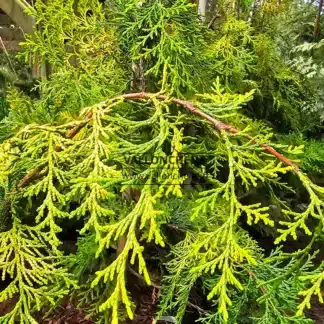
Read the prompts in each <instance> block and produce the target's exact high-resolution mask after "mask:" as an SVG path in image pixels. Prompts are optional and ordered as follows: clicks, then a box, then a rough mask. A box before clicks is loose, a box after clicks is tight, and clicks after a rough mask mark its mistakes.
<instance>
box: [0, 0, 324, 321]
mask: <svg viewBox="0 0 324 324" xmlns="http://www.w3.org/2000/svg"><path fill="white" fill-rule="evenodd" d="M222 5H224V8H225V7H226V8H227V9H226V14H224V17H223V18H224V19H223V20H222V22H221V26H220V31H221V32H220V33H219V34H216V35H215V33H213V31H207V28H206V26H204V25H203V22H201V21H200V20H199V17H198V16H197V14H196V8H195V6H193V5H192V4H190V3H189V2H187V1H185V0H177V1H167V0H154V1H143V2H139V1H123V0H117V1H115V2H113V3H109V4H107V6H106V7H104V6H102V5H101V4H99V2H97V1H87V0H80V1H78V2H75V1H72V0H71V1H67V2H66V1H62V0H55V1H51V3H48V4H47V3H45V2H42V1H37V3H36V5H35V7H34V8H33V9H31V13H32V14H34V15H35V16H36V20H37V24H38V26H39V28H38V30H36V31H35V34H34V35H32V36H29V37H28V38H27V40H26V42H25V44H24V46H25V48H26V52H25V53H24V54H23V56H25V57H26V58H32V59H35V60H36V59H37V58H38V59H39V58H41V60H43V63H44V64H45V63H46V64H50V66H51V70H52V71H51V74H50V75H49V76H48V78H45V79H43V80H42V81H41V82H40V84H39V87H38V88H39V91H40V98H38V99H37V98H36V99H35V98H30V97H28V96H26V95H22V94H21V93H19V91H12V92H11V95H10V96H9V102H10V104H11V106H10V111H9V114H8V117H7V118H5V119H3V120H2V122H1V133H0V134H1V141H2V142H1V149H0V162H1V163H0V185H1V190H0V194H1V208H2V213H1V225H2V228H3V230H2V232H1V233H0V249H1V250H2V253H1V260H0V272H1V274H2V280H3V281H5V283H6V286H5V288H4V289H2V290H1V292H0V301H5V300H7V299H9V298H12V297H15V298H17V302H16V304H15V306H14V308H13V309H12V310H11V311H10V312H9V313H7V314H5V315H3V316H2V317H0V321H1V322H3V323H13V322H14V321H18V322H20V323H36V322H37V321H36V316H35V311H39V310H44V309H48V306H50V305H56V304H57V303H59V302H60V300H61V299H62V298H63V297H64V296H66V295H68V296H71V298H72V300H74V301H75V302H76V303H77V304H78V305H79V307H82V308H84V309H85V310H86V311H87V312H88V314H89V317H92V318H93V319H94V320H95V321H96V322H98V323H109V322H110V323H113V324H117V323H121V322H122V321H124V319H126V318H129V319H131V320H132V319H134V317H135V309H136V307H135V306H136V305H135V302H134V300H133V298H132V297H133V296H132V293H131V289H130V285H131V282H129V281H128V274H129V272H130V271H131V272H133V273H134V272H135V274H136V276H137V278H141V279H142V280H143V281H144V282H146V284H147V285H151V284H154V285H155V286H156V287H158V285H157V283H155V282H154V281H153V280H152V277H153V274H152V272H153V271H152V268H155V270H156V269H158V270H156V272H158V279H160V280H161V284H162V286H161V287H160V288H161V298H160V305H159V311H158V314H157V318H158V317H159V316H160V317H161V318H162V317H163V316H174V317H175V318H176V320H178V321H179V322H181V321H182V320H183V317H184V315H185V314H186V309H187V306H188V305H193V304H192V303H191V301H190V300H191V292H192V290H196V291H198V293H199V296H200V301H203V303H204V309H202V308H201V307H200V306H201V305H200V306H198V305H196V306H195V309H196V310H198V312H199V313H200V314H199V315H200V318H199V321H200V322H202V323H225V322H229V323H236V322H237V321H240V323H258V324H261V323H300V324H301V323H310V322H311V320H309V319H307V318H306V317H305V315H304V310H305V309H306V308H308V307H309V306H310V301H311V298H312V296H313V295H318V296H319V299H320V300H321V290H320V288H321V283H322V280H323V273H322V272H323V269H322V266H321V265H318V264H317V263H316V260H315V257H314V256H315V254H316V253H315V249H316V244H317V243H318V242H321V240H322V236H323V235H322V228H323V206H324V189H323V187H321V186H319V185H318V184H316V183H314V182H312V181H311V179H310V178H309V177H308V176H307V174H306V173H305V172H304V169H301V168H300V167H299V166H298V165H297V161H295V160H296V159H297V158H300V156H301V154H302V149H303V147H302V144H300V143H296V144H297V145H296V146H291V145H290V144H287V143H284V142H283V141H276V140H275V139H276V138H278V137H275V136H274V135H273V134H272V129H271V128H269V127H268V126H267V125H266V124H265V122H264V121H260V120H256V118H251V117H248V114H247V113H246V112H250V114H251V111H253V109H255V103H256V101H257V100H258V98H259V99H260V98H262V99H264V100H261V102H263V103H264V106H263V108H264V109H267V108H269V107H270V108H269V109H273V110H276V109H277V108H278V106H281V107H287V106H285V105H288V103H289V104H290V101H291V99H292V98H295V99H296V100H295V99H294V100H295V101H294V102H295V104H296V105H297V103H299V102H301V101H302V100H304V95H305V93H304V88H303V85H302V80H303V78H302V77H299V76H298V73H295V72H294V71H293V70H292V69H291V67H290V66H289V64H288V63H287V61H286V60H285V58H284V57H282V55H281V52H280V51H279V50H278V49H277V45H276V44H275V43H272V38H271V34H270V33H269V34H267V33H264V32H259V30H258V28H257V26H258V24H256V26H251V24H250V23H248V22H247V21H244V20H242V19H243V18H238V17H236V16H235V15H236V11H235V10H236V9H237V7H236V6H234V8H232V9H229V8H228V4H222ZM251 5H252V4H249V3H245V4H244V6H243V7H242V10H245V11H244V14H245V16H247V17H248V15H247V10H249V8H250V6H251ZM272 5H273V4H272ZM224 8H223V9H224ZM233 9H234V10H233ZM266 9H267V8H264V7H262V8H261V9H260V15H261V16H263V15H265V14H266V12H267V10H269V11H270V12H271V14H273V15H274V14H277V13H276V12H277V11H276V10H274V9H271V10H270V9H269V8H268V9H267V10H266ZM275 9H276V7H275ZM279 9H280V10H281V7H280V8H279ZM279 9H278V13H280V12H281V11H280V10H279ZM258 23H259V22H258ZM270 25H271V24H270V23H269V26H270ZM267 58H268V60H267ZM277 63H278V64H277ZM274 65H276V66H274ZM263 74H266V75H263ZM135 90H136V91H138V92H136V91H135ZM149 91H151V92H149ZM265 98H267V99H265ZM269 102H270V103H269ZM283 102H285V103H283ZM290 107H291V106H290ZM294 107H295V108H296V106H294ZM251 109H252V110H251ZM287 109H288V108H287ZM287 109H286V108H284V109H283V111H284V113H287V114H288V113H289V112H287ZM286 141H288V140H287V139H286ZM288 142H289V141H288ZM284 154H287V156H289V158H288V157H286V156H285V155H284ZM304 161H307V160H306V159H305V160H304ZM302 166H303V165H302ZM188 180H189V181H188ZM302 191H303V192H305V197H306V198H305V199H304V200H305V201H304V204H303V206H302V208H300V207H299V205H297V204H295V203H294V201H293V199H291V196H292V195H293V194H294V193H296V196H297V198H299V197H300V192H302ZM289 195H290V196H289ZM295 199H296V198H295ZM273 201H275V202H276V209H277V213H276V215H274V213H273V208H272V207H273V206H272V202H273ZM68 224H72V227H73V230H74V232H76V236H77V237H78V239H77V242H76V239H75V242H74V245H75V246H74V248H75V249H76V251H74V252H73V253H69V251H67V249H66V248H65V247H64V241H65V235H66V233H65V232H66V231H67V227H68ZM258 226H259V227H260V226H261V227H263V228H271V229H272V233H273V235H274V236H275V237H274V238H273V239H272V241H273V242H272V243H273V246H275V245H279V246H281V248H276V249H275V250H274V252H270V251H269V250H264V249H262V248H261V247H260V246H261V243H260V242H258V239H257V238H256V237H253V229H258V228H259V227H258ZM303 235H304V236H306V237H307V239H306V240H305V241H304V242H303V244H302V247H301V248H299V249H295V251H293V252H291V253H288V252H284V245H285V242H286V241H288V240H297V239H298V237H301V236H303ZM152 246H154V247H156V248H157V250H158V253H161V254H163V261H165V262H161V263H159V262H158V266H157V265H156V263H153V262H151V260H150V258H149V252H148V250H149V248H150V247H152ZM161 251H163V253H162V252H161ZM161 268H163V269H164V271H163V272H164V276H163V275H162V271H160V269H161Z"/></svg>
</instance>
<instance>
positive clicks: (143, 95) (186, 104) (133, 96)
mask: <svg viewBox="0 0 324 324" xmlns="http://www.w3.org/2000/svg"><path fill="white" fill-rule="evenodd" d="M152 98H156V99H159V100H163V101H164V100H168V101H170V102H173V103H175V104H177V105H179V106H181V107H183V108H185V109H186V110H187V111H189V112H190V113H192V114H194V115H197V116H200V117H201V118H203V119H205V120H207V121H208V122H210V123H211V124H213V125H214V126H215V128H216V129H218V130H225V131H227V132H229V133H232V134H237V133H239V132H240V130H238V129H236V128H234V127H233V126H231V125H228V124H225V123H223V122H222V121H220V120H217V119H215V118H214V117H212V116H210V115H208V114H206V113H204V112H203V111H201V110H200V109H198V108H197V107H196V106H195V104H194V103H192V102H190V101H185V100H181V99H177V98H169V97H167V96H165V95H162V94H154V93H148V92H136V93H128V94H123V95H121V96H118V97H116V98H113V99H111V102H114V101H117V100H120V99H124V100H140V99H147V100H149V99H152ZM91 118H92V115H91V114H88V115H87V117H86V119H85V122H84V123H83V124H80V125H78V126H75V127H74V128H72V129H71V130H70V131H69V132H68V133H67V135H66V137H67V138H73V137H74V136H75V135H76V134H78V132H79V131H80V130H81V129H82V128H83V127H84V126H85V125H86V124H87V122H88V121H90V120H91ZM246 138H247V139H249V140H251V141H254V139H253V137H252V136H249V135H247V136H246ZM260 146H261V147H262V148H263V149H264V150H265V151H266V152H268V153H270V154H272V155H273V156H275V157H276V158H277V159H278V160H280V161H281V162H282V163H284V164H285V165H287V166H290V167H292V169H293V170H294V171H295V172H299V171H300V169H299V167H298V165H297V164H295V163H294V162H292V161H291V160H290V159H288V158H287V157H285V156H284V155H282V154H281V153H279V152H278V151H277V150H275V149H274V148H273V147H271V146H270V145H267V144H262V143H261V144H260ZM57 150H60V148H57ZM40 171H41V169H40V168H37V169H33V170H31V171H30V172H29V173H28V174H27V175H26V176H25V177H24V178H23V179H22V180H21V181H20V183H19V185H18V188H23V187H25V186H27V185H28V184H29V183H30V182H31V181H32V180H33V179H34V178H35V177H36V176H37V174H38V173H39V172H40Z"/></svg>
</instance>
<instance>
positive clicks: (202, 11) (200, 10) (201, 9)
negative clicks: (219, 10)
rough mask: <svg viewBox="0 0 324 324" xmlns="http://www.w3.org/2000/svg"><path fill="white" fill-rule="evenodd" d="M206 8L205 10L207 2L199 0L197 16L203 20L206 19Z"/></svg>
mask: <svg viewBox="0 0 324 324" xmlns="http://www.w3.org/2000/svg"><path fill="white" fill-rule="evenodd" d="M206 8H207V0H199V3H198V14H199V15H200V16H201V18H202V19H203V20H205V19H206Z"/></svg>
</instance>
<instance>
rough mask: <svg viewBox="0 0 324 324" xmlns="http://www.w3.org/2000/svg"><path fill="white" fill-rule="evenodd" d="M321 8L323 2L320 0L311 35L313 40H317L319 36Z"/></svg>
mask: <svg viewBox="0 0 324 324" xmlns="http://www.w3.org/2000/svg"><path fill="white" fill-rule="evenodd" d="M322 8H323V0H320V2H319V5H318V12H317V16H316V21H315V25H314V33H313V36H314V40H316V39H317V36H318V34H319V29H320V23H321V13H322Z"/></svg>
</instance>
